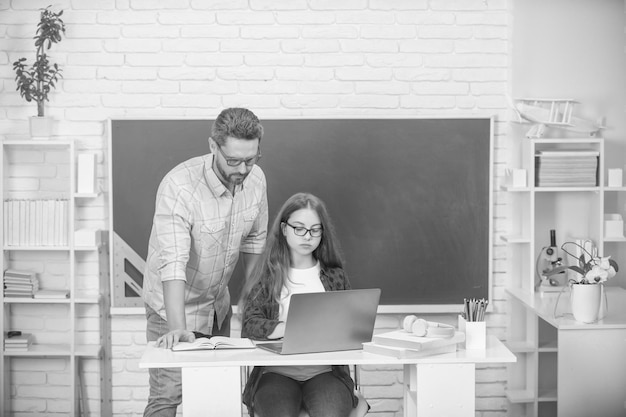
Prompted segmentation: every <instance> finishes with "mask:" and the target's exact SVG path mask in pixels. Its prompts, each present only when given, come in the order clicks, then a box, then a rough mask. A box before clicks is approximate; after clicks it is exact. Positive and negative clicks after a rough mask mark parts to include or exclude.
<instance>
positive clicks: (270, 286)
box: [239, 193, 343, 313]
mask: <svg viewBox="0 0 626 417" xmlns="http://www.w3.org/2000/svg"><path fill="white" fill-rule="evenodd" d="M303 208H310V209H312V210H314V211H315V212H316V213H317V215H318V216H319V218H320V222H321V225H322V228H323V233H322V238H321V240H320V244H319V246H318V247H317V249H315V251H313V257H314V258H315V259H316V260H318V261H319V263H320V267H321V268H322V269H324V268H343V259H342V257H341V249H340V246H339V242H338V240H337V238H336V235H335V228H334V226H333V224H332V221H331V219H330V216H329V214H328V210H327V209H326V205H325V204H324V202H323V201H322V200H320V199H319V198H318V197H316V196H314V195H313V194H309V193H297V194H294V195H292V196H291V197H289V199H287V201H285V203H284V204H283V206H282V207H281V209H280V211H279V212H278V215H277V216H276V218H275V219H274V223H273V224H272V227H271V229H270V230H269V232H268V237H267V243H266V245H265V249H264V251H263V254H262V255H261V258H260V259H259V260H258V262H257V263H256V265H255V266H254V269H253V271H252V274H251V276H250V277H249V278H248V280H247V281H246V283H245V285H244V287H243V291H242V293H241V298H240V300H239V311H240V312H242V313H243V311H244V310H243V309H244V308H245V304H246V302H247V300H248V299H250V300H252V299H256V298H258V297H265V298H266V299H264V300H260V301H262V303H263V304H268V303H270V302H271V301H275V302H279V300H280V294H281V291H282V288H283V286H284V285H285V284H286V282H287V280H288V279H289V275H288V273H289V267H290V266H291V258H290V252H289V246H288V245H287V239H286V238H285V235H284V234H283V231H282V229H283V223H286V222H287V221H288V220H289V218H290V217H291V215H292V214H293V213H294V212H296V211H298V210H300V209H303ZM259 282H260V283H261V285H259V286H257V283H259Z"/></svg>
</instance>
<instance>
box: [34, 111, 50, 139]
mask: <svg viewBox="0 0 626 417" xmlns="http://www.w3.org/2000/svg"><path fill="white" fill-rule="evenodd" d="M53 126H54V119H53V118H52V117H51V116H31V117H30V137H31V138H33V139H50V138H51V137H52V128H53Z"/></svg>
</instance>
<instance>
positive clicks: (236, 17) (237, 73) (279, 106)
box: [0, 0, 511, 417]
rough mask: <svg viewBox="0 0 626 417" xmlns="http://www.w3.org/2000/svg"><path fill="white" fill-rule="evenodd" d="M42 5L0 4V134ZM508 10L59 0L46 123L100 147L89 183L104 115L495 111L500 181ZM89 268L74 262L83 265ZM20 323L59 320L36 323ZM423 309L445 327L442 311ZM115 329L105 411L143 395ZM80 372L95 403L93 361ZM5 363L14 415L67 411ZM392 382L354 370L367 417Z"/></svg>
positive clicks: (391, 374)
mask: <svg viewBox="0 0 626 417" xmlns="http://www.w3.org/2000/svg"><path fill="white" fill-rule="evenodd" d="M48 4H49V2H48V1H43V0H32V1H28V2H26V1H14V2H9V1H2V0H0V46H1V47H0V64H1V65H0V91H1V94H0V139H24V138H27V137H28V121H27V118H28V116H31V115H33V114H34V113H35V105H34V104H32V103H26V102H24V101H23V100H22V99H21V98H20V97H19V95H18V94H17V93H16V92H15V82H14V74H13V71H12V62H14V61H15V60H16V59H18V58H20V57H26V58H28V59H29V60H31V61H32V56H33V48H34V47H33V45H32V39H31V38H32V36H33V31H34V26H35V24H36V21H37V19H38V11H37V9H38V8H39V7H45V6H47V5H48ZM509 6H510V5H509V2H507V1H506V0H463V1H458V0H457V1H452V0H430V1H426V0H369V1H368V0H344V1H334V0H309V1H305V0H237V1H217V0H213V1H199V0H188V1H182V0H169V1H167V0H161V1H147V0H117V1H111V0H109V1H104V0H81V1H79V2H70V1H69V0H60V1H58V2H56V3H55V7H57V8H63V9H64V10H65V13H64V20H65V23H66V25H67V33H66V38H65V39H64V40H63V41H62V42H61V43H60V44H58V45H55V46H53V48H52V49H51V51H50V58H51V60H52V61H53V62H57V63H59V64H60V65H61V66H62V68H63V71H64V72H63V80H61V81H60V82H59V84H58V88H57V89H56V90H55V91H54V92H53V93H52V95H51V97H50V103H48V104H47V111H48V113H49V114H50V115H53V116H54V117H55V118H56V119H57V122H56V124H55V128H56V134H57V135H58V136H59V137H63V138H71V139H74V140H75V141H76V143H77V148H78V149H79V150H80V149H88V150H90V151H96V152H97V153H98V165H99V166H98V180H99V182H100V184H101V186H102V188H103V189H104V190H105V191H106V190H108V187H109V185H108V183H107V178H105V173H106V172H107V169H106V164H107V163H108V161H107V159H108V156H107V150H106V146H105V144H106V140H107V132H106V120H107V118H110V117H139V118H165V117H168V118H178V117H205V118H210V117H214V116H216V115H217V114H218V113H219V111H220V110H221V109H222V108H224V107H229V106H244V107H248V108H250V109H252V110H253V111H255V113H257V115H259V117H260V118H261V119H263V118H264V117H275V116H303V117H308V116H311V117H312V116H324V115H331V114H332V115H334V116H385V115H394V116H407V117H411V116H416V115H419V116H428V115H435V116H459V115H489V116H490V115H495V116H496V124H495V129H496V130H495V134H496V136H495V145H496V150H495V163H496V168H495V172H497V173H498V178H497V179H496V184H495V185H496V187H497V186H498V185H499V182H500V181H501V175H502V172H503V167H504V164H505V162H506V160H507V158H508V148H507V147H508V143H509V138H508V137H507V133H508V131H507V124H506V123H505V122H506V117H507V112H506V104H505V93H506V92H507V91H508V89H510V85H509V62H510V59H511V57H510V54H509V49H510V45H509V41H510V31H511V24H510V20H511V19H510V15H509ZM19 158H21V160H22V161H23V162H28V163H29V165H30V166H31V168H32V170H31V172H30V173H27V174H25V175H24V178H23V179H22V180H20V184H19V185H20V186H23V187H38V186H39V185H38V184H37V182H36V181H34V180H33V178H28V177H29V176H30V177H33V176H34V175H33V173H35V174H37V175H40V174H41V175H42V176H44V177H45V178H49V175H48V173H46V172H40V171H39V168H38V164H41V163H42V161H38V160H32V158H31V157H30V156H29V155H28V154H25V155H21V156H19ZM502 198H503V197H502V196H500V195H499V193H496V194H495V205H496V207H495V220H496V221H495V232H496V233H497V232H501V231H503V230H505V229H506V228H507V224H506V220H507V219H506V217H507V214H506V210H505V209H504V201H503V199H502ZM107 206H108V201H107V194H105V195H103V196H101V197H99V198H98V199H96V201H95V202H88V203H84V206H81V207H80V208H79V209H78V210H77V218H78V220H79V221H80V222H81V223H84V225H85V226H84V227H101V228H106V227H107V226H108V224H109V213H107ZM494 242H495V245H496V248H495V250H494V282H495V283H496V288H495V295H496V300H495V303H494V313H493V314H491V315H489V316H488V318H487V320H488V325H489V330H488V331H489V333H490V334H493V335H496V336H498V337H500V338H504V337H505V327H506V323H507V318H506V308H505V305H504V302H503V299H504V293H503V287H504V284H505V278H504V273H505V268H506V266H505V265H506V263H505V260H506V251H505V249H504V248H503V247H502V246H501V245H500V244H499V243H497V241H496V240H495V239H494ZM48 267H50V268H52V267H53V265H50V266H48ZM92 267H93V264H90V263H89V261H86V265H85V266H84V268H86V269H89V270H90V269H91V268H92ZM41 268H44V266H43V265H41ZM86 273H87V272H86ZM47 314H51V313H47ZM93 314H94V313H93V312H92V311H85V312H84V315H85V316H86V317H88V319H87V320H88V321H87V323H94V325H96V324H97V320H96V319H95V318H94V317H93ZM28 317H30V320H34V319H37V320H45V321H46V325H48V324H49V325H50V326H59V325H61V324H60V323H59V322H55V321H54V320H53V319H51V318H48V317H46V316H44V317H43V318H42V317H36V316H34V315H32V316H28V315H27V316H26V319H28ZM401 318H402V316H400V315H385V316H381V317H379V320H378V322H377V331H381V330H386V329H393V328H396V327H398V326H399V323H400V319H401ZM431 318H432V319H434V320H440V321H445V322H449V323H451V324H452V323H454V317H452V316H451V315H437V316H432V317H431ZM87 326H88V324H87ZM235 327H237V324H235ZM111 328H112V368H113V381H112V382H113V387H112V394H113V413H114V415H115V416H120V417H121V416H129V417H130V416H140V415H141V413H142V412H143V408H144V405H145V402H146V398H147V395H148V388H147V384H148V377H147V372H146V371H145V370H140V369H138V366H137V364H138V358H139V356H140V355H141V352H142V349H143V346H144V344H145V334H144V330H145V319H144V317H143V316H142V315H115V316H113V317H112V318H111ZM80 331H81V332H85V333H86V334H85V335H83V336H81V337H86V338H91V337H93V335H92V334H90V332H89V329H86V328H81V329H80ZM40 362H44V363H47V365H45V366H46V367H48V366H49V367H52V368H54V367H57V366H65V365H66V364H65V365H64V364H63V362H59V361H56V360H43V361H38V363H40ZM84 368H86V369H85V374H86V375H85V377H84V379H85V383H86V385H87V389H86V393H87V396H88V398H89V400H90V405H91V406H90V408H91V409H95V408H97V401H98V395H99V393H98V390H97V381H93V379H94V378H96V379H97V375H98V374H97V372H98V366H97V364H91V363H86V364H84ZM16 369H17V370H19V371H20V372H16V376H15V377H14V382H15V386H14V387H12V388H11V392H12V393H13V394H14V395H15V396H17V398H18V400H17V401H15V403H14V406H15V408H16V409H19V410H22V411H24V412H25V414H24V415H27V414H28V412H33V413H51V412H55V411H58V412H61V413H63V412H66V411H67V409H68V407H69V405H68V404H67V402H64V401H62V400H60V401H51V400H50V398H56V397H55V393H54V384H55V383H56V382H62V381H51V380H50V379H49V376H48V375H47V374H46V373H45V372H43V371H42V369H41V368H36V369H34V368H31V366H30V363H28V361H24V362H19V363H18V365H16V368H14V371H16ZM401 379H402V373H401V372H400V370H399V369H396V368H389V367H365V368H364V369H363V370H362V373H361V382H362V384H363V391H364V393H365V395H366V396H367V397H368V399H369V401H370V403H371V404H372V406H373V409H372V412H371V415H373V416H376V417H390V416H401V415H402V400H401V397H402V390H401V385H400V382H401ZM505 380H506V369H505V367H503V366H485V367H480V368H479V369H478V371H477V386H476V394H477V400H476V405H477V410H478V411H477V416H488V417H495V416H503V415H505V410H506V400H505V398H504V387H505ZM44 384H52V385H53V387H52V388H45V387H44ZM94 415H97V414H95V413H94Z"/></svg>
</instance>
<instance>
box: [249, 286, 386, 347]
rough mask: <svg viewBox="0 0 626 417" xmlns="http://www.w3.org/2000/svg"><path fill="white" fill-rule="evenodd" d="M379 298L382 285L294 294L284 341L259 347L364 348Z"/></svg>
mask: <svg viewBox="0 0 626 417" xmlns="http://www.w3.org/2000/svg"><path fill="white" fill-rule="evenodd" d="M379 300H380V288H369V289H359V290H346V291H328V292H316V293H306V294H293V295H292V296H291V302H290V304H289V311H288V312H287V323H286V324H285V335H284V337H283V339H282V341H278V342H267V343H266V342H259V343H257V347H259V348H261V349H265V350H269V351H271V352H274V353H279V354H281V355H289V354H295V353H313V352H331V351H337V350H355V349H363V342H370V341H371V340H372V334H373V332H374V323H375V321H376V311H377V309H378V302H379Z"/></svg>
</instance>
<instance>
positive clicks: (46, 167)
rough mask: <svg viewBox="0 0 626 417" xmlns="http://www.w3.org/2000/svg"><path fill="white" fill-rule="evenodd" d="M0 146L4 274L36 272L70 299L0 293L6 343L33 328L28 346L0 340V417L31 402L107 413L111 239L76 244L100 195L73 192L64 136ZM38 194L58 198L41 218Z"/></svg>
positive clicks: (70, 411)
mask: <svg viewBox="0 0 626 417" xmlns="http://www.w3.org/2000/svg"><path fill="white" fill-rule="evenodd" d="M1 148H2V162H1V164H2V181H0V187H1V188H0V190H1V193H2V196H3V205H2V217H3V226H2V253H3V256H2V261H1V266H2V271H3V272H4V271H5V270H7V269H14V270H22V271H33V272H35V273H36V276H37V280H38V283H39V288H40V289H46V290H63V291H65V292H67V295H68V296H67V297H66V298H34V297H32V296H30V295H29V296H24V297H8V296H6V297H5V294H4V291H3V292H2V293H0V302H1V304H2V306H1V307H2V308H0V330H1V331H2V334H3V341H4V336H5V334H6V333H7V332H8V331H15V330H19V331H22V332H23V333H31V334H32V335H33V341H32V344H31V345H30V346H29V347H28V349H27V350H24V351H15V350H13V351H6V350H5V349H4V343H3V348H2V349H1V350H0V375H2V379H1V380H0V404H1V406H0V407H1V410H0V414H2V415H17V414H23V413H29V412H32V411H33V407H34V408H35V409H36V410H37V412H41V413H43V414H45V415H50V416H54V415H59V416H61V415H63V416H71V417H74V416H79V415H94V416H97V415H102V416H105V415H110V414H111V392H110V391H111V365H110V349H111V348H110V329H109V321H108V311H109V307H110V306H109V285H108V282H109V273H108V265H109V263H108V256H109V250H108V246H107V243H106V242H108V239H102V242H103V243H102V244H100V245H94V246H83V247H78V246H76V245H75V244H74V230H75V228H77V227H78V225H79V224H80V223H81V220H80V219H78V216H77V211H78V210H79V209H80V208H81V207H84V206H85V205H89V204H90V202H93V201H94V200H95V199H96V198H97V197H98V193H89V194H78V193H76V158H77V153H76V149H75V144H74V142H73V141H71V140H16V141H4V142H2V145H1ZM15 200H19V201H20V202H26V204H24V206H25V207H22V208H20V213H19V214H16V213H10V212H9V209H8V207H9V206H8V205H7V204H6V203H5V202H6V201H15ZM40 201H43V202H60V201H62V202H63V204H57V207H56V208H55V209H56V210H55V211H54V214H50V215H49V216H48V215H46V214H45V213H46V211H45V210H44V211H42V210H41V209H37V205H38V202H40ZM18 206H19V205H18ZM13 208H14V207H13ZM31 208H32V210H30V209H31ZM9 214H12V216H9ZM15 223H18V225H17V226H16V225H15ZM50 223H52V224H50ZM9 229H10V230H9ZM15 233H17V236H16V235H15ZM24 381H29V382H28V384H25V383H24ZM94 392H95V393H94ZM51 393H55V394H54V395H51Z"/></svg>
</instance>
